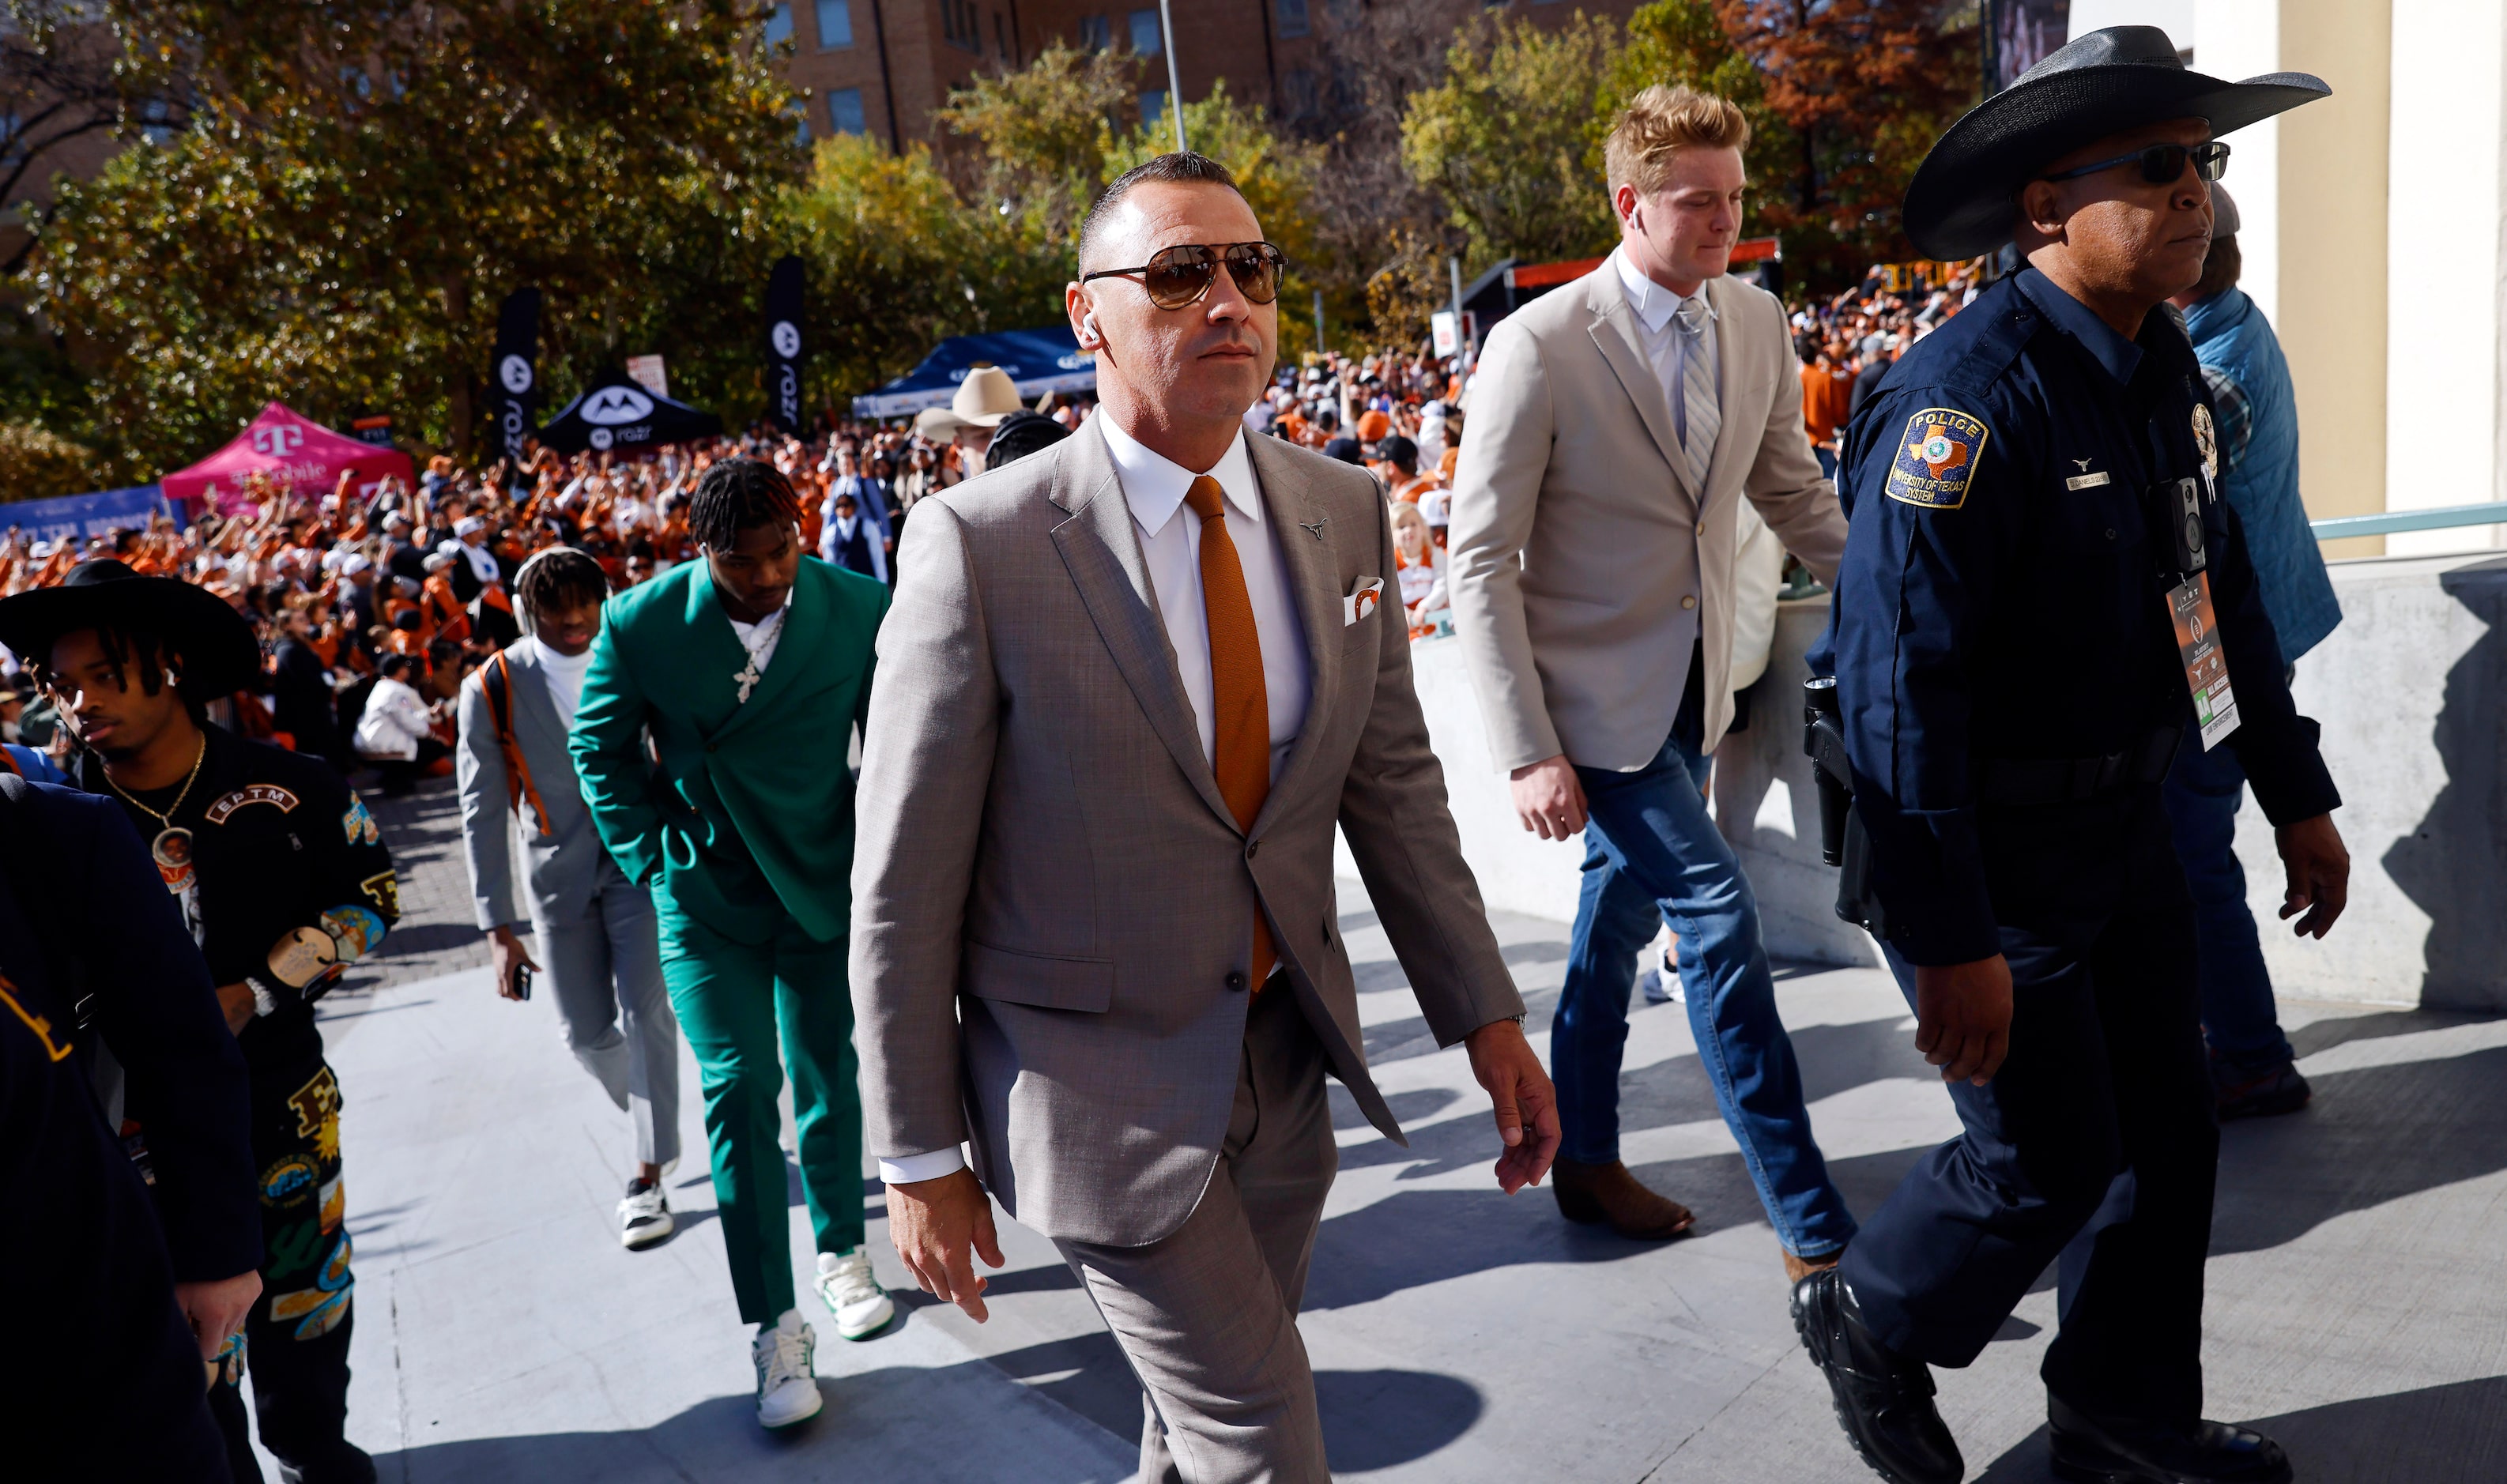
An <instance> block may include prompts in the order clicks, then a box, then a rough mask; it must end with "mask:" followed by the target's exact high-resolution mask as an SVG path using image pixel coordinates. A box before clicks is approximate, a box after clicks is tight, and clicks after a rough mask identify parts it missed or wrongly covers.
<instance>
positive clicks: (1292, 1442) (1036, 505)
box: [852, 155, 1557, 1484]
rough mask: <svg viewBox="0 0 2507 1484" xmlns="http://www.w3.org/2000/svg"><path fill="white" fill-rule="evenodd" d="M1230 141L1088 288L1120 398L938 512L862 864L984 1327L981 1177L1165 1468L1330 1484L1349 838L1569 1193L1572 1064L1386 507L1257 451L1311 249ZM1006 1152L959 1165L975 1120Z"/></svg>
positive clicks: (1413, 958) (864, 954)
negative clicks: (1278, 351) (1484, 869)
mask: <svg viewBox="0 0 2507 1484" xmlns="http://www.w3.org/2000/svg"><path fill="white" fill-rule="evenodd" d="M1260 238H1261V227H1260V224H1259V223H1257V222H1256V221H1255V220H1254V217H1253V210H1252V208H1251V207H1249V206H1248V205H1247V204H1246V202H1245V199H1244V198H1243V197H1242V196H1240V195H1239V194H1237V191H1236V189H1235V185H1234V182H1233V181H1232V180H1231V179H1230V178H1229V176H1228V175H1227V172H1226V171H1225V170H1224V169H1223V168H1222V167H1220V166H1219V165H1218V164H1217V163H1214V162H1212V161H1209V160H1205V159H1203V158H1201V157H1199V156H1196V155H1168V156H1162V157H1160V158H1159V159H1157V160H1153V161H1151V162H1150V163H1147V164H1144V165H1143V166H1141V167H1139V168H1138V169H1135V170H1133V171H1131V172H1129V173H1127V174H1126V175H1124V176H1123V177H1122V178H1120V179H1118V180H1117V181H1115V182H1114V183H1113V184H1112V185H1111V186H1109V187H1108V189H1107V192H1106V194H1105V196H1104V197H1103V198H1101V199H1099V201H1098V203H1097V205H1096V207H1095V208H1094V210H1092V211H1091V212H1090V214H1089V218H1088V222H1087V225H1086V226H1085V228H1084V229H1083V231H1082V235H1081V241H1080V251H1079V261H1080V269H1081V274H1080V277H1079V280H1078V281H1076V282H1074V283H1072V285H1071V286H1070V288H1069V290H1068V301H1069V312H1070V315H1071V319H1072V326H1073V328H1074V330H1075V331H1076V332H1077V334H1078V336H1079V341H1080V344H1082V345H1085V346H1087V347H1089V348H1091V349H1093V350H1095V351H1096V352H1097V374H1098V390H1099V394H1100V396H1101V397H1102V398H1103V405H1102V406H1101V407H1100V408H1099V410H1098V412H1097V415H1096V416H1094V417H1092V418H1091V419H1090V420H1089V421H1088V422H1086V423H1085V424H1083V425H1082V426H1081V428H1080V429H1079V431H1078V432H1077V433H1076V434H1074V435H1073V436H1072V437H1071V438H1069V439H1067V440H1065V441H1064V442H1062V443H1061V444H1059V445H1057V446H1055V447H1054V448H1053V449H1051V450H1050V451H1048V452H1042V453H1038V454H1035V455H1034V456H1032V457H1028V458H1024V459H1021V460H1019V461H1017V462H1016V463H1014V464H1011V465H1008V466H1007V467H1005V468H1003V469H1001V470H1000V471H999V472H998V473H994V474H988V475H985V476H984V477H982V478H980V479H976V480H972V481H969V482H968V483H967V484H965V485H963V486H961V487H959V488H957V489H951V490H949V491H947V492H946V493H943V494H936V495H932V496H929V497H927V498H926V500H925V501H924V502H923V504H922V505H921V506H920V507H918V509H919V511H920V512H921V513H919V514H917V515H916V517H915V518H914V521H913V523H912V525H911V528H910V530H909V533H908V534H907V536H906V538H905V542H904V549H903V551H902V553H901V554H900V555H901V559H902V561H901V566H902V580H901V581H900V582H899V583H898V585H897V593H898V597H897V602H896V606H895V607H893V608H891V609H890V613H889V618H888V623H887V626H886V627H885V628H884V629H883V630H882V631H881V633H880V657H879V672H880V678H879V685H878V688H877V690H876V692H875V693H874V695H873V696H872V698H871V705H870V717H869V721H868V724H867V728H866V733H867V735H866V742H865V746H864V754H863V761H862V786H861V791H860V799H861V804H860V809H861V815H860V828H861V846H860V852H859V855H858V857H857V859H856V862H855V865H854V940H853V959H852V967H853V981H854V1002H855V1005H856V1010H857V1013H858V1015H859V1016H860V1027H861V1030H860V1050H861V1068H862V1089H863V1098H864V1109H865V1112H866V1114H867V1117H868V1120H869V1137H870V1144H871V1147H872V1149H873V1151H874V1152H875V1153H877V1154H878V1155H879V1156H880V1168H881V1174H882V1176H883V1178H884V1179H886V1180H887V1182H888V1199H889V1215H890V1231H891V1233H892V1234H893V1236H894V1238H895V1242H896V1247H897V1251H898V1252H899V1254H900V1255H902V1256H903V1257H904V1259H905V1263H906V1266H907V1267H908V1268H909V1269H910V1270H912V1271H913V1273H914V1274H915V1276H916V1277H917V1279H919V1280H920V1281H921V1283H922V1284H923V1285H924V1286H925V1287H926V1288H927V1289H928V1290H930V1291H931V1292H933V1293H935V1294H937V1295H939V1296H941V1297H943V1298H946V1299H949V1300H951V1301H952V1302H955V1303H957V1304H958V1305H960V1306H961V1307H962V1308H963V1309H964V1310H965V1311H966V1312H967V1313H968V1314H969V1315H972V1316H973V1317H974V1318H976V1319H977V1320H981V1319H983V1318H984V1316H985V1307H984V1300H983V1291H984V1286H985V1285H984V1280H982V1279H979V1278H977V1277H976V1276H975V1274H974V1268H973V1261H972V1258H971V1257H970V1255H969V1249H970V1248H971V1249H972V1250H973V1252H975V1253H980V1254H981V1255H982V1256H983V1258H984V1260H985V1261H986V1262H987V1263H989V1264H991V1265H993V1266H996V1267H998V1266H999V1265H1000V1262H1001V1256H1000V1252H999V1245H998V1243H997V1242H996V1241H995V1237H994V1231H993V1224H992V1216H991V1213H990V1208H989V1206H988V1205H987V1203H986V1200H985V1194H986V1192H987V1191H989V1192H990V1193H991V1194H992V1196H994V1197H995V1198H997V1199H999V1201H1000V1203H1001V1205H1002V1207H1003V1208H1004V1209H1006V1210H1007V1211H1008V1212H1009V1213H1011V1214H1012V1215H1014V1216H1016V1217H1017V1218H1018V1219H1019V1220H1021V1221H1023V1222H1025V1223H1027V1224H1028V1225H1030V1226H1032V1227H1035V1229H1037V1230H1038V1231H1041V1232H1043V1233H1044V1234H1045V1235H1046V1236H1048V1237H1051V1238H1052V1239H1054V1241H1055V1243H1056V1244H1057V1245H1058V1246H1059V1247H1060V1249H1061V1250H1062V1253H1063V1255H1064V1256H1065V1257H1066V1258H1067V1259H1068V1260H1069V1261H1070V1263H1071V1265H1072V1269H1073V1270H1074V1271H1075V1272H1076V1273H1077V1274H1078V1275H1079V1277H1080V1279H1081V1280H1082V1282H1084V1283H1085V1284H1086V1285H1087V1287H1088V1290H1089V1293H1090V1294H1091V1296H1092V1297H1094V1298H1095V1299H1096V1301H1097V1304H1098V1307H1099V1309H1100V1310H1101V1311H1102V1312H1103V1313H1104V1315H1105V1317H1106V1321H1107V1323H1108V1326H1109V1327H1110V1328H1111V1329H1112V1330H1113V1332H1114V1337H1115V1339H1116V1340H1117V1341H1118V1342H1119V1343H1120V1344H1121V1346H1122V1348H1123V1353H1124V1355H1125V1356H1126V1357H1128V1358H1129V1359H1130V1361H1131V1363H1132V1366H1133V1368H1134V1369H1135V1370H1136V1371H1137V1372H1138V1373H1139V1375H1140V1377H1141V1381H1142V1385H1143V1387H1144V1390H1145V1392H1146V1403H1147V1405H1146V1408H1145V1410H1146V1414H1147V1416H1146V1421H1145V1424H1144V1430H1143V1438H1142V1448H1141V1454H1142V1477H1143V1478H1144V1479H1146V1480H1152V1481H1155V1480H1163V1479H1181V1480H1190V1481H1193V1484H1215V1481H1222V1480H1227V1481H1232V1480H1249V1481H1250V1480H1255V1479H1265V1480H1311V1481H1315V1484H1322V1481H1324V1480H1325V1479H1326V1478H1327V1477H1328V1475H1327V1471H1326V1465H1325V1461H1324V1447H1323V1434H1322V1430H1321V1427H1320V1425H1319V1423H1318V1421H1317V1416H1316V1408H1315V1394H1314V1380H1313V1376H1312V1374H1311V1373H1310V1371H1309V1369H1308V1366H1307V1361H1306V1355H1305V1348H1304V1345H1303V1342H1302V1341H1301V1340H1300V1339H1299V1338H1298V1335H1297V1328H1296V1311H1297V1304H1298V1300H1299V1298H1300V1296H1301V1294H1302V1292H1303V1290H1304V1286H1305V1275H1306V1265H1307V1261H1308V1258H1309V1257H1310V1255H1311V1254H1312V1252H1313V1249H1314V1242H1315V1234H1316V1230H1317V1228H1318V1225H1319V1223H1320V1221H1321V1218H1322V1213H1323V1204H1324V1197H1325V1194H1326V1191H1327V1190H1328V1189H1329V1187H1330V1184H1331V1178H1332V1174H1333V1171H1334V1170H1335V1169H1336V1167H1337V1157H1336V1154H1335V1151H1334V1144H1333V1139H1332V1129H1331V1117H1330V1112H1329V1109H1328V1107H1327V1105H1326V1102H1325V1098H1324V1085H1323V1079H1324V1076H1325V1074H1326V1072H1329V1073H1330V1074H1332V1075H1333V1076H1336V1077H1337V1078H1339V1079H1340V1081H1341V1082H1342V1084H1343V1085H1345V1086H1346V1087H1348V1088H1349V1090H1350V1093H1351V1095H1352V1097H1353V1098H1354V1099H1355V1100H1356V1101H1357V1103H1358V1105H1359V1106H1360V1108H1361V1109H1362V1110H1363V1111H1364V1112H1365V1114H1366V1116H1367V1117H1368V1119H1369V1120H1371V1121H1372V1122H1373V1123H1374V1124H1375V1126H1376V1127H1377V1128H1379V1129H1381V1130H1382V1131H1383V1132H1384V1134H1385V1135H1386V1137H1388V1138H1391V1139H1395V1140H1399V1139H1400V1138H1401V1134H1400V1130H1399V1126H1398V1125H1396V1124H1395V1122H1394V1120H1393V1117H1392V1115H1391V1113H1390V1112H1388V1111H1387V1110H1386V1108H1385V1105H1384V1100H1383V1098H1382V1097H1381V1096H1379V1095H1378V1093H1377V1092H1376V1089H1375V1085H1374V1083H1373V1082H1372V1081H1371V1080H1370V1079H1369V1078H1368V1075H1367V1069H1366V1062H1365V1058H1364V1055H1363V1053H1362V1047H1363V1045H1364V1042H1363V1040H1362V1037H1361V1035H1360V1031H1359V1016H1358V999H1357V994H1356V987H1355V984H1354V982H1353V980H1352V977H1351V972H1350V964H1349V958H1348V955H1347V953H1346V951H1345V950H1344V948H1343V946H1342V943H1341V938H1340V932H1339V926H1338V923H1339V917H1338V913H1339V907H1338V904H1337V903H1336V901H1335V900H1334V894H1333V888H1332V834H1333V827H1334V825H1335V824H1337V825H1338V826H1339V827H1340V829H1341V830H1342V831H1343V832H1344V833H1345V834H1346V835H1347V837H1348V839H1349V843H1350V849H1351V851H1352V853H1353V854H1354V855H1355V856H1356V857H1357V859H1358V863H1359V869H1360V872H1361V874H1362V876H1363V877H1364V878H1365V882H1366V887H1367V893H1368V896H1369V899H1370V900H1371V902H1372V904H1373V906H1374V909H1375V912H1376V915H1377V916H1378V918H1379V919H1380V920H1381V921H1382V923H1383V924H1384V927H1385V931H1386V933H1387V935H1388V936H1389V937H1390V938H1391V939H1392V940H1393V946H1394V951H1395V952H1396V953H1397V954H1398V955H1399V957H1400V959H1401V964H1402V968H1403V971H1404V972H1405V973H1406V974H1407V975H1408V976H1409V979H1410V983H1411V986H1412V988H1413V990H1414V992H1415V993H1416V994H1417V995H1418V998H1419V1004H1420V1008H1421V1010H1422V1012H1423V1013H1424V1015H1425V1016H1426V1019H1427V1023H1428V1025H1429V1027H1430V1029H1431V1030H1432V1031H1434V1032H1435V1035H1436V1037H1437V1038H1438V1040H1440V1041H1442V1042H1444V1043H1447V1044H1451V1043H1453V1042H1455V1041H1464V1042H1467V1043H1468V1045H1469V1047H1470V1053H1471V1066H1472V1069H1473V1071H1474V1072H1475V1073H1476V1075H1477V1076H1478V1078H1479V1080H1480V1082H1481V1084H1482V1085H1483V1086H1485V1087H1487V1088H1488V1089H1489V1093H1490V1101H1491V1104H1492V1105H1493V1107H1494V1109H1495V1112H1496V1117H1497V1124H1498V1133H1499V1135H1500V1138H1501V1140H1502V1141H1503V1143H1504V1144H1505V1145H1506V1146H1507V1147H1506V1149H1505V1151H1504V1152H1503V1154H1502V1155H1501V1157H1500V1159H1499V1161H1498V1165H1497V1177H1498V1183H1499V1184H1500V1185H1501V1186H1502V1187H1503V1188H1505V1189H1506V1190H1508V1192H1512V1191H1514V1190H1516V1189H1518V1188H1520V1187H1521V1186H1522V1185H1524V1184H1525V1183H1527V1182H1530V1181H1537V1180H1538V1179H1539V1178H1540V1177H1541V1176H1542V1175H1543V1174H1544V1172H1545V1170H1546V1169H1547V1166H1548V1161H1549V1156H1550V1154H1551V1152H1552V1150H1553V1149H1554V1148H1555V1146H1556V1142H1557V1122H1556V1117H1555V1110H1554V1108H1553V1107H1552V1101H1551V1094H1550V1090H1549V1083H1548V1079H1547V1078H1546V1077H1545V1076H1544V1074H1543V1072H1542V1070H1541V1065H1540V1060H1539V1058H1538V1057H1537V1056H1536V1055H1534V1053H1533V1052H1532V1050H1531V1048H1530V1046H1529V1045H1528V1044H1526V1042H1525V1040H1524V1037H1523V1031H1522V1026H1521V1024H1520V1023H1521V1020H1522V1013H1523V1002H1522V1000H1521V999H1520V998H1519V997H1518V996H1517V995H1516V994H1515V991H1514V987H1513V984H1512V983H1511V981H1510V980H1509V979H1508V974H1507V969H1506V965H1505V963H1504V962H1503V961H1502V960H1501V959H1500V958H1499V955H1498V949H1497V943H1496V941H1495V939H1494V938H1493V937H1492V936H1491V934H1490V932H1489V928H1488V923H1487V922H1486V919H1485V917H1484V915H1483V911H1482V908H1481V906H1480V900H1479V892H1478V888H1477V887H1475V886H1474V885H1473V883H1472V881H1471V872H1470V870H1469V869H1468V868H1466V867H1465V866H1464V864H1463V860H1462V854H1461V847H1460V843H1459V841H1458V839H1457V837H1456V834H1455V831H1454V825H1453V821H1452V820H1451V818H1450V817H1449V816H1448V815H1447V814H1446V809H1445V789H1444V776H1443V774H1442V772H1441V771H1440V770H1439V769H1438V767H1437V764H1436V759H1435V754H1433V753H1432V752H1431V751H1430V750H1429V747H1428V735H1427V729H1426V726H1425V724H1424V723H1423V722H1422V720H1421V718H1420V714H1419V706H1418V702H1417V699H1416V698H1415V696H1414V695H1413V693H1412V691H1411V685H1410V656H1409V641H1408V635H1407V633H1406V630H1405V629H1404V626H1403V625H1402V624H1401V622H1400V615H1401V607H1400V598H1399V594H1398V592H1395V591H1392V590H1390V589H1389V587H1388V581H1389V579H1390V578H1391V577H1392V576H1393V573H1394V561H1393V544H1392V533H1391V529H1390V525H1389V523H1388V522H1387V520H1386V517H1385V503H1384V495H1383V491H1382V490H1381V489H1380V488H1379V487H1378V486H1377V485H1376V483H1375V482H1374V479H1373V477H1372V476H1370V475H1368V474H1367V473H1366V472H1365V471H1364V470H1362V469H1356V468H1351V467H1349V466H1346V465H1342V464H1336V463H1334V462H1332V461H1330V460H1327V459H1325V458H1322V457H1319V456H1317V455H1315V454H1311V453H1307V452H1303V451H1300V450H1297V449H1293V448H1291V447H1290V446H1289V445H1287V444H1285V443H1280V442H1277V441H1274V440H1271V439H1267V438H1260V439H1256V438H1249V437H1247V436H1246V434H1245V430H1244V426H1243V422H1242V420H1241V419H1242V416H1243V414H1244V412H1245V410H1246V408H1247V407H1249V406H1251V405H1252V403H1253V399H1254V397H1255V395H1256V394H1257V393H1259V392H1260V391H1261V389H1262V387H1263V385H1264V383H1265V382H1266V381H1267V380H1269V378H1270V373H1271V366H1272V360H1273V354H1274V349H1275V346H1276V344H1277V334H1278V311H1277V307H1276V305H1275V302H1274V301H1275V300H1276V298H1277V295H1278V291H1279V271H1280V268H1281V260H1280V258H1279V254H1278V249H1276V248H1274V247H1272V246H1271V245H1270V244H1268V243H1266V242H1263V241H1261V240H1260ZM967 1141H971V1143H972V1144H973V1150H974V1152H973V1160H974V1164H973V1168H972V1170H968V1169H966V1168H964V1164H963V1159H962V1157H961V1155H960V1152H959V1145H960V1144H961V1143H962V1142H967Z"/></svg>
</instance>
